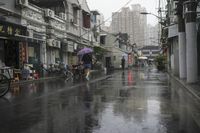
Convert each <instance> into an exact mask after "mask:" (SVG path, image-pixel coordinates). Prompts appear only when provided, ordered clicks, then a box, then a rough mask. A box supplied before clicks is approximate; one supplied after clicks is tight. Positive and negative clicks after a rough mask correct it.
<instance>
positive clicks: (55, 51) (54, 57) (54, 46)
mask: <svg viewBox="0 0 200 133" xmlns="http://www.w3.org/2000/svg"><path fill="white" fill-rule="evenodd" d="M60 48H61V42H60V41H58V40H56V39H47V64H48V65H50V64H57V63H60V62H61V57H60V52H61V49H60Z"/></svg>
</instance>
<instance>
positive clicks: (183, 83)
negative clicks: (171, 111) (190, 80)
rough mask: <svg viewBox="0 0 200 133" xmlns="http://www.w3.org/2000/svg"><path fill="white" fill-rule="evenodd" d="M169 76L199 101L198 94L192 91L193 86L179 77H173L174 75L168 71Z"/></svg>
mask: <svg viewBox="0 0 200 133" xmlns="http://www.w3.org/2000/svg"><path fill="white" fill-rule="evenodd" d="M168 75H169V76H170V77H172V78H173V79H175V80H176V81H177V82H178V83H180V85H181V86H183V87H184V88H185V89H186V90H187V91H188V92H189V93H190V94H191V95H193V96H194V97H195V98H196V99H197V100H198V101H199V102H200V96H198V95H197V94H196V93H195V92H194V91H193V88H192V87H190V86H188V85H187V84H186V83H185V82H183V81H181V80H180V79H179V78H177V77H175V76H174V75H172V74H170V73H168Z"/></svg>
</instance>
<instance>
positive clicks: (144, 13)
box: [140, 12, 162, 20]
mask: <svg viewBox="0 0 200 133" xmlns="http://www.w3.org/2000/svg"><path fill="white" fill-rule="evenodd" d="M140 14H142V15H148V14H150V15H153V16H155V17H156V18H158V19H160V20H162V18H160V17H159V16H157V15H155V14H153V13H150V12H140Z"/></svg>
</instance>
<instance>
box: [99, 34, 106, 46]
mask: <svg viewBox="0 0 200 133" xmlns="http://www.w3.org/2000/svg"><path fill="white" fill-rule="evenodd" d="M100 44H104V45H105V44H106V36H100Z"/></svg>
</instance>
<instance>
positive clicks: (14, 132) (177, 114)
mask: <svg viewBox="0 0 200 133" xmlns="http://www.w3.org/2000/svg"><path fill="white" fill-rule="evenodd" d="M189 99H190V100H189ZM198 107H199V105H198V103H197V102H194V101H193V100H192V98H191V97H190V96H189V95H188V94H187V93H185V92H184V91H183V90H182V89H181V87H180V86H179V85H178V84H177V83H176V82H175V81H171V80H170V79H168V76H167V75H166V74H164V73H161V72H157V71H155V70H154V69H147V70H144V71H132V70H126V71H124V72H123V71H122V72H117V73H114V74H113V76H112V77H111V78H108V79H105V80H101V81H98V82H97V81H96V82H81V83H77V84H70V83H66V82H65V81H64V80H62V79H59V80H56V81H47V82H40V83H32V84H27V85H22V86H14V87H13V88H12V91H11V92H10V93H9V94H8V95H6V97H5V98H4V99H3V98H2V99H0V118H1V121H0V133H33V132H34V133H35V132H37V133H132V132H134V133H199V132H200V130H199V128H198V126H197V125H198V119H195V118H197V117H198V116H199V108H198Z"/></svg>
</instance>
